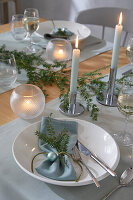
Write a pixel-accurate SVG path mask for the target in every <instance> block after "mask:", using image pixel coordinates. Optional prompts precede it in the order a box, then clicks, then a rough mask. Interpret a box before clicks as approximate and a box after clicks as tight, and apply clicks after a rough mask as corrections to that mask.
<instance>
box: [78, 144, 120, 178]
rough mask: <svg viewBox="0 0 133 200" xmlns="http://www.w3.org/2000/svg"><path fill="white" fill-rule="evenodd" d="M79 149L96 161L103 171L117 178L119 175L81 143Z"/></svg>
mask: <svg viewBox="0 0 133 200" xmlns="http://www.w3.org/2000/svg"><path fill="white" fill-rule="evenodd" d="M78 149H79V150H80V151H81V152H82V153H83V154H84V155H86V156H88V155H89V156H90V157H91V158H92V159H93V160H95V161H96V162H97V163H98V164H99V165H100V166H101V167H102V168H103V169H105V170H106V171H107V172H108V173H109V174H110V175H111V176H117V174H116V173H115V172H114V171H113V170H112V169H111V168H109V167H108V166H107V165H106V164H105V163H104V162H103V161H102V160H100V159H99V158H98V157H97V156H96V155H94V154H93V153H92V152H91V151H90V150H89V149H87V148H86V147H85V146H84V145H83V144H82V143H81V142H79V141H78Z"/></svg>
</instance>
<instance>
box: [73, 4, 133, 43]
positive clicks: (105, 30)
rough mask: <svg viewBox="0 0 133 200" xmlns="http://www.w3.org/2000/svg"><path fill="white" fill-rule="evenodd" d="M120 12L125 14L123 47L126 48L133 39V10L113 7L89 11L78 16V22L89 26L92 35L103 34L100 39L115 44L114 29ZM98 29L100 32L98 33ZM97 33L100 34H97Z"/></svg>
mask: <svg viewBox="0 0 133 200" xmlns="http://www.w3.org/2000/svg"><path fill="white" fill-rule="evenodd" d="M120 12H122V13H123V22H122V24H123V35H122V42H121V45H122V46H126V44H127V41H128V39H129V38H130V37H133V10H129V9H124V8H113V7H102V8H94V9H88V10H84V11H81V12H80V13H79V14H78V16H77V17H76V22H78V23H81V24H86V25H87V24H88V25H89V26H90V27H92V34H94V35H95V36H98V33H99V34H100V33H101V36H100V38H102V39H106V40H109V41H111V42H113V38H114V28H115V25H116V24H118V21H119V15H120ZM91 25H93V26H91ZM96 26H97V27H96ZM96 28H97V29H96ZM98 28H99V30H100V31H98ZM96 31H97V32H98V33H96ZM111 33H112V35H111Z"/></svg>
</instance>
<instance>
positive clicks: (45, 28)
mask: <svg viewBox="0 0 133 200" xmlns="http://www.w3.org/2000/svg"><path fill="white" fill-rule="evenodd" d="M54 24H55V27H57V28H67V29H68V30H69V31H71V32H73V33H74V35H72V36H71V37H70V39H69V41H70V42H74V41H75V39H76V36H77V35H78V38H79V40H80V41H81V40H83V39H85V38H87V37H88V36H89V35H90V34H91V31H90V29H89V28H88V27H86V26H85V25H83V24H79V23H75V22H71V21H58V20H55V21H54ZM52 30H53V24H52V21H46V22H42V23H40V25H39V29H38V30H37V33H39V34H40V35H42V36H44V34H45V33H51V32H52Z"/></svg>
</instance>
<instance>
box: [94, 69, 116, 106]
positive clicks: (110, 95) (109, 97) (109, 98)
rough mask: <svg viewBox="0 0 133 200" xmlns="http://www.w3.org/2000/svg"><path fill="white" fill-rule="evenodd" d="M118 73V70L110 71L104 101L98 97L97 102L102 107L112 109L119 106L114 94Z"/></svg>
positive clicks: (103, 94) (103, 96)
mask: <svg viewBox="0 0 133 200" xmlns="http://www.w3.org/2000/svg"><path fill="white" fill-rule="evenodd" d="M116 73H117V68H111V69H110V74H109V82H108V86H107V90H105V91H104V92H103V93H102V100H101V99H98V97H97V101H98V102H99V103H100V104H102V105H105V106H110V107H116V106H117V95H116V94H115V93H114V88H115V80H116Z"/></svg>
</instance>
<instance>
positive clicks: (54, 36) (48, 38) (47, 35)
mask: <svg viewBox="0 0 133 200" xmlns="http://www.w3.org/2000/svg"><path fill="white" fill-rule="evenodd" d="M44 38H45V39H47V40H50V39H53V38H60V39H68V37H67V36H59V35H56V34H51V33H45V34H44Z"/></svg>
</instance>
